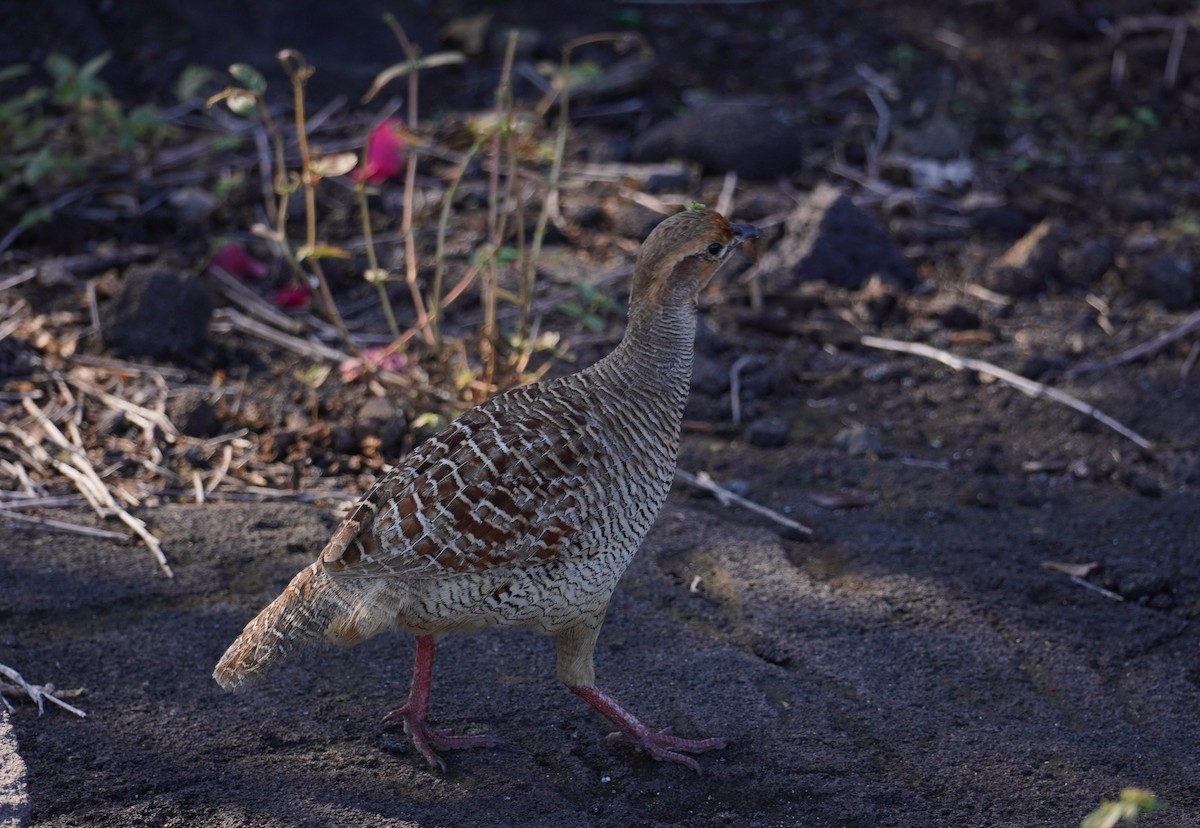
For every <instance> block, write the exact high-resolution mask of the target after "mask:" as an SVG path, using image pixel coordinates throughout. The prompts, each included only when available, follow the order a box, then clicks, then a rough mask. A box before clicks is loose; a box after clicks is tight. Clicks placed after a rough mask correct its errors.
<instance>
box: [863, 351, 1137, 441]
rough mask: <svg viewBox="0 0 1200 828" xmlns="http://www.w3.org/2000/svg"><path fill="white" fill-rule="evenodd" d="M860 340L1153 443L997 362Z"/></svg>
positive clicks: (1055, 390)
mask: <svg viewBox="0 0 1200 828" xmlns="http://www.w3.org/2000/svg"><path fill="white" fill-rule="evenodd" d="M860 341H861V342H862V344H863V345H864V346H866V347H868V348H878V349H880V350H884V351H898V352H900V353H903V354H913V355H915V356H922V357H925V358H926V359H932V360H935V361H937V362H940V363H942V364H943V365H946V366H949V367H950V368H953V369H954V370H955V371H962V370H964V369H965V370H968V371H977V372H979V373H980V374H986V375H988V376H990V377H994V378H995V379H998V380H1000V381H1001V382H1003V383H1005V384H1007V385H1011V386H1012V387H1013V388H1016V389H1017V390H1018V391H1021V392H1022V393H1024V394H1027V395H1029V396H1030V397H1043V396H1044V397H1047V398H1048V399H1051V400H1054V401H1055V402H1057V403H1062V404H1063V405H1065V406H1067V407H1068V408H1073V409H1075V410H1076V411H1078V412H1080V413H1081V414H1086V415H1087V416H1089V417H1092V418H1093V419H1095V420H1096V421H1098V422H1101V423H1103V424H1104V425H1106V426H1108V427H1109V428H1111V429H1112V430H1113V431H1115V432H1117V433H1118V434H1120V435H1121V436H1122V437H1126V438H1128V439H1129V440H1132V441H1133V442H1134V443H1136V444H1137V445H1138V446H1140V447H1141V448H1144V449H1149V448H1151V447H1152V445H1153V444H1152V443H1151V442H1150V441H1149V440H1147V439H1146V438H1145V437H1143V436H1142V435H1140V434H1138V433H1137V432H1136V431H1133V430H1132V429H1130V428H1127V427H1126V426H1123V425H1121V424H1120V423H1119V422H1117V421H1116V420H1114V419H1113V418H1112V417H1110V416H1108V415H1107V414H1105V413H1104V412H1103V411H1101V410H1100V409H1098V408H1096V407H1095V406H1093V405H1089V404H1088V403H1085V402H1084V401H1083V400H1081V399H1079V398H1077V397H1073V396H1071V395H1070V394H1068V393H1066V392H1065V391H1059V390H1058V389H1057V388H1052V387H1051V386H1049V385H1044V384H1042V383H1040V382H1035V381H1033V380H1031V379H1028V378H1026V377H1023V376H1021V375H1020V374H1014V373H1013V372H1012V371H1007V370H1005V369H1004V368H1001V367H999V366H998V365H993V364H992V363H990V362H984V361H983V360H979V359H970V358H968V357H959V356H955V355H954V354H952V353H949V352H948V351H943V350H941V349H939V348H933V347H930V346H929V345H922V344H921V343H919V342H902V341H900V340H898V339H885V338H883V337H878V336H864V337H863V338H862V339H861V340H860Z"/></svg>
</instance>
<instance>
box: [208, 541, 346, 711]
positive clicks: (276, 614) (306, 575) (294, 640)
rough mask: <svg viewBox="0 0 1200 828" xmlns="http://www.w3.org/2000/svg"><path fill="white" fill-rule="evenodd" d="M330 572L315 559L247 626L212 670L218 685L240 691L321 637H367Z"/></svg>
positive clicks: (341, 639) (339, 638) (342, 641)
mask: <svg viewBox="0 0 1200 828" xmlns="http://www.w3.org/2000/svg"><path fill="white" fill-rule="evenodd" d="M339 592H340V591H339V590H338V589H336V588H335V587H334V586H333V584H331V583H330V578H329V576H328V575H327V574H326V573H325V572H324V570H322V569H321V568H320V563H319V562H318V563H314V564H313V565H312V566H309V567H307V568H305V569H303V570H302V571H301V572H300V574H299V575H297V576H296V577H295V578H293V579H292V582H291V583H290V584H288V585H287V588H286V589H284V591H283V592H282V593H281V594H280V595H279V597H278V598H276V599H275V600H274V601H272V602H271V603H270V604H269V605H268V606H267V608H266V609H264V610H263V611H262V612H260V613H259V614H258V615H257V616H256V617H255V618H254V620H252V621H251V622H250V623H249V624H247V625H246V628H245V629H244V630H242V634H241V635H239V636H238V637H237V640H235V641H234V642H233V643H232V644H230V645H229V649H228V650H226V651H225V655H223V656H221V660H220V661H218V662H217V667H216V669H215V670H214V671H213V678H214V679H216V681H217V684H219V685H221V686H222V687H224V688H225V689H226V690H235V689H237V688H239V687H241V686H242V685H244V684H246V683H247V682H250V681H253V680H255V679H258V678H261V676H262V674H263V673H264V672H266V669H267V668H268V667H270V666H271V664H273V663H274V662H275V661H277V660H279V659H280V658H282V657H283V656H285V655H287V654H288V653H290V652H291V651H292V650H295V649H297V648H298V647H300V646H301V645H303V644H306V643H308V642H310V641H314V640H316V639H322V638H323V639H328V640H332V641H336V642H338V643H342V644H353V643H356V642H357V641H361V640H362V639H363V638H365V637H367V636H365V635H363V634H362V633H361V632H360V631H359V630H358V629H357V628H356V626H355V625H354V624H353V622H352V615H353V613H351V612H348V607H347V602H346V601H345V600H344V598H343V597H342V596H341V595H340V594H339Z"/></svg>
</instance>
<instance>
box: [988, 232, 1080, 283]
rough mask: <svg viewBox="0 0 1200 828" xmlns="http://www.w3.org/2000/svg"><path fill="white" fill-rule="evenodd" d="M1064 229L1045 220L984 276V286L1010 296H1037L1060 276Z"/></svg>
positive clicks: (1011, 248) (1007, 252)
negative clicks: (1060, 251)
mask: <svg viewBox="0 0 1200 828" xmlns="http://www.w3.org/2000/svg"><path fill="white" fill-rule="evenodd" d="M1062 236H1063V232H1062V228H1061V227H1060V226H1059V224H1058V222H1056V221H1054V220H1053V219H1045V220H1043V221H1042V222H1041V223H1039V224H1038V225H1037V226H1036V227H1034V228H1033V229H1032V230H1030V231H1029V232H1028V233H1026V234H1025V235H1024V236H1023V237H1022V238H1021V239H1019V240H1018V241H1017V243H1016V244H1014V245H1013V246H1012V247H1010V248H1009V249H1008V250H1007V251H1006V252H1005V253H1004V255H1003V256H1001V257H1000V258H999V259H998V260H997V261H996V262H994V263H993V264H992V265H991V266H990V267H989V268H988V269H987V270H986V271H985V273H984V278H983V282H984V286H985V287H987V288H990V289H991V290H994V291H996V292H997V293H1004V294H1007V295H1009V296H1034V295H1036V294H1038V293H1039V292H1041V291H1043V290H1045V289H1046V287H1047V286H1048V285H1049V283H1050V282H1051V281H1053V280H1054V278H1055V277H1057V276H1058V274H1059V265H1058V259H1059V248H1060V246H1061V244H1062Z"/></svg>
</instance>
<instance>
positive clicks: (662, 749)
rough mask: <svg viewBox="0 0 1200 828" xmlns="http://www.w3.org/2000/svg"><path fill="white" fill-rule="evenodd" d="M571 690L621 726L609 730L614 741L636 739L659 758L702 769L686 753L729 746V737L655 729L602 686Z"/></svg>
mask: <svg viewBox="0 0 1200 828" xmlns="http://www.w3.org/2000/svg"><path fill="white" fill-rule="evenodd" d="M571 690H572V691H573V692H574V693H575V694H576V695H578V696H579V697H581V698H582V699H584V700H585V701H586V702H587V703H588V704H590V705H591V706H592V707H594V708H596V709H597V710H598V711H600V713H601V714H602V715H603V716H604V718H606V719H608V720H609V721H610V722H612V723H613V724H615V725H616V726H617V727H618V728H620V730H618V731H617V732H616V733H611V734H609V737H608V738H609V740H610V741H626V742H632V743H633V746H634V747H635V748H637V749H638V750H644V751H646V752H647V753H649V754H650V755H651V756H653V757H654V758H655V759H658V760H659V761H663V762H678V763H679V764H681V765H687V766H688V767H689V768H691V769H692V770H694V771H696V773H699V772H700V763H699V762H697V761H696V760H695V759H693V758H692V757H690V756H684V755H683V754H684V753H703V752H704V751H706V750H717V749H719V748H723V747H725V740H724V739H721V738H712V739H684V738H682V737H679V736H673V735H671V728H669V727H667V728H663V729H662V730H651V729H650V728H649V727H647V726H646V725H644V724H642V722H641V720H640V719H638V717H637V716H635V715H633V714H632V713H630V712H629V711H628V710H626V709H625V708H624V707H621V705H620V704H618V703H617V700H616V699H614V698H613V697H612V696H610V695H608V694H607V693H605V692H604V691H603V690H601V689H599V688H598V687H572V688H571Z"/></svg>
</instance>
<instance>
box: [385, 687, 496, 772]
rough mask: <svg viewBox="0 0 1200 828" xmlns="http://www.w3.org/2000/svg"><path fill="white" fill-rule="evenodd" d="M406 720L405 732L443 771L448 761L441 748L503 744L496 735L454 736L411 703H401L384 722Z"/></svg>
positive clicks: (422, 753) (425, 755)
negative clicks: (437, 726) (429, 720)
mask: <svg viewBox="0 0 1200 828" xmlns="http://www.w3.org/2000/svg"><path fill="white" fill-rule="evenodd" d="M401 720H402V721H403V722H404V732H405V733H407V734H408V736H409V738H410V739H412V743H413V747H415V748H416V749H417V750H418V751H419V752H420V753H421V755H422V756H424V757H425V761H427V762H428V763H429V764H430V765H432V766H433V767H434V768H436V769H437V770H440V771H442V772H443V773H444V772H445V770H446V763H445V762H444V761H442V757H441V756H439V755H438V751H440V750H459V749H461V748H473V747H495V746H497V745H499V744H502V740H501V739H500V738H498V737H496V736H491V735H483V736H453V735H451V734H449V733H443V732H442V731H440V730H437V729H436V728H434V727H433V726H432V725H430V724H429V722H427V721H426V720H425V714H424V711H421V712H419V713H418V712H417V711H414V710H412V708H411V706H410V705H407V704H405V705H401V706H400V707H397V708H396V709H395V710H393V711H392V712H391V713H388V714H387V715H386V716H384V717H383V724H385V725H386V724H391V723H392V722H395V721H401Z"/></svg>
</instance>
